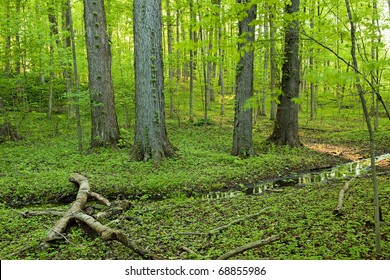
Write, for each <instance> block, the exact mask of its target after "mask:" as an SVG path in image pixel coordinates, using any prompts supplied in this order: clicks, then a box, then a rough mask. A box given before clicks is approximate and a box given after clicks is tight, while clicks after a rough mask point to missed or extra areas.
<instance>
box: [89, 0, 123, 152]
mask: <svg viewBox="0 0 390 280" xmlns="http://www.w3.org/2000/svg"><path fill="white" fill-rule="evenodd" d="M84 24H85V38H86V44H87V56H88V70H89V75H88V85H89V91H90V97H91V112H92V132H91V146H92V148H95V147H106V146H114V145H116V144H117V142H118V140H119V127H118V122H117V118H116V113H115V105H114V89H113V85H112V77H111V49H110V43H109V40H108V37H107V28H106V14H105V10H104V0H84Z"/></svg>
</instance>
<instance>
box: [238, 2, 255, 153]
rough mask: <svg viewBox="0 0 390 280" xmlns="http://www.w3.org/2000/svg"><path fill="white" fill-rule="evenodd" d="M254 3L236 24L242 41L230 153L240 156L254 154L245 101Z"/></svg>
mask: <svg viewBox="0 0 390 280" xmlns="http://www.w3.org/2000/svg"><path fill="white" fill-rule="evenodd" d="M249 2H250V1H249V0H237V3H238V4H247V3H249ZM256 8H257V7H256V5H251V6H250V7H249V9H247V10H246V11H245V12H246V13H247V16H246V17H245V18H244V19H242V20H240V22H239V24H238V28H239V31H238V36H239V38H241V37H243V38H245V40H243V41H244V42H241V43H239V46H238V49H239V53H240V60H239V62H238V65H237V70H236V71H237V72H236V96H235V114H234V131H233V150H232V154H233V155H236V156H241V157H249V156H253V155H254V150H253V143H252V108H248V106H246V102H247V101H248V100H249V99H250V98H251V97H252V96H253V59H254V54H253V48H252V47H253V46H252V43H253V42H254V39H255V26H254V25H253V24H251V23H252V21H254V20H255V19H256Z"/></svg>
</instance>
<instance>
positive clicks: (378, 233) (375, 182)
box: [345, 0, 382, 257]
mask: <svg viewBox="0 0 390 280" xmlns="http://www.w3.org/2000/svg"><path fill="white" fill-rule="evenodd" d="M345 5H346V8H347V13H348V19H349V24H350V27H351V29H350V32H351V57H352V65H353V68H354V71H355V73H356V87H357V89H358V93H359V97H360V101H361V103H362V108H363V112H364V117H365V120H366V124H367V129H368V133H369V138H370V155H371V173H372V184H373V188H374V218H375V249H376V254H377V256H378V257H379V256H381V254H382V250H381V225H380V223H381V222H380V213H379V211H380V202H379V190H378V179H377V173H376V167H375V165H376V159H375V137H374V130H373V128H372V125H371V119H370V114H369V112H368V108H367V102H366V99H365V97H364V89H363V86H362V84H361V82H360V76H359V74H360V71H359V66H358V62H357V55H356V48H357V47H356V45H357V39H356V26H355V22H354V20H353V18H354V15H353V14H352V9H351V6H350V4H349V0H345Z"/></svg>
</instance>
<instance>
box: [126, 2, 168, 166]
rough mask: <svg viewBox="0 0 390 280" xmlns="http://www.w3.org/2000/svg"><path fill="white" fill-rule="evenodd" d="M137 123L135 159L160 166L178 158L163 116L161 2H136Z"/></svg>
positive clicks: (133, 154)
mask: <svg viewBox="0 0 390 280" xmlns="http://www.w3.org/2000/svg"><path fill="white" fill-rule="evenodd" d="M133 11H134V12H133V13H134V33H133V34H134V54H135V56H134V69H135V104H136V122H135V135H134V148H133V152H132V157H133V158H134V159H136V160H144V161H147V160H149V159H153V161H154V162H156V163H158V162H159V161H160V160H161V159H163V158H165V157H171V156H174V155H175V148H174V147H173V146H172V145H171V143H170V142H169V140H168V136H167V132H166V127H165V114H164V73H163V60H162V56H161V54H162V42H161V38H162V30H161V28H162V27H161V0H149V1H146V0H134V10H133Z"/></svg>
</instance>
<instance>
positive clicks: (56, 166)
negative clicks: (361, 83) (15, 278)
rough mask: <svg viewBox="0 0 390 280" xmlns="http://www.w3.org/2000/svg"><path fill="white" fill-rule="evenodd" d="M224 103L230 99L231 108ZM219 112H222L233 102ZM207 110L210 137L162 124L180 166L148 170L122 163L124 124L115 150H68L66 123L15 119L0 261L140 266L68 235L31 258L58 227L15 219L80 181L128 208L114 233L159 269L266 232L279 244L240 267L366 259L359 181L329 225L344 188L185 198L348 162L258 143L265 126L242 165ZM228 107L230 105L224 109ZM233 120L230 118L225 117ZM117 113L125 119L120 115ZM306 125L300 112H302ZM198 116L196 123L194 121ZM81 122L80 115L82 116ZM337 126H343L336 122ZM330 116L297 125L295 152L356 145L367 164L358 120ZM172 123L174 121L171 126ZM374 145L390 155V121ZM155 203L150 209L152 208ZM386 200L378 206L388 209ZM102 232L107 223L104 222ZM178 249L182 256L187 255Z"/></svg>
mask: <svg viewBox="0 0 390 280" xmlns="http://www.w3.org/2000/svg"><path fill="white" fill-rule="evenodd" d="M229 102H230V103H231V101H229ZM230 103H229V104H227V108H230V109H229V110H230V111H228V112H231V104H230ZM214 106H215V107H213V108H212V110H211V112H210V118H211V119H212V120H213V124H212V125H209V126H207V127H205V126H203V125H200V126H199V125H194V124H191V123H188V122H187V121H185V118H184V113H183V112H181V114H182V115H181V117H180V118H173V119H169V120H168V121H167V128H168V134H169V138H170V140H171V142H172V143H173V144H174V145H175V146H176V147H177V148H178V149H179V156H178V157H177V158H174V159H167V160H165V161H163V162H162V163H161V164H160V165H158V166H155V165H153V163H151V162H146V163H145V162H133V161H130V156H129V154H130V149H131V142H132V137H133V136H132V129H131V126H130V127H127V130H125V129H124V127H125V126H124V125H123V121H121V123H122V125H121V126H122V145H121V146H122V148H121V149H116V150H114V149H108V150H104V149H101V150H95V151H89V150H85V151H84V153H83V154H79V153H78V152H77V140H76V137H77V136H76V129H75V126H74V123H73V122H71V123H69V122H68V120H67V119H66V117H65V116H63V115H56V116H54V118H53V119H52V120H51V121H49V120H47V119H46V117H45V115H44V114H40V113H34V112H32V113H29V114H24V115H23V114H18V113H13V114H10V115H9V116H8V117H9V118H11V119H12V121H13V122H14V123H16V124H17V126H18V130H19V132H20V133H21V134H22V135H24V136H25V139H24V140H22V141H19V142H7V143H4V144H1V146H0V149H1V160H0V185H1V186H2V187H1V188H0V201H2V203H1V204H0V236H2V238H1V241H0V246H1V248H2V249H0V257H1V258H17V259H118V258H119V259H137V258H138V256H137V255H134V254H133V253H132V252H129V251H128V250H127V249H125V248H123V246H122V245H120V244H119V243H116V242H106V243H104V242H103V241H101V240H100V239H99V238H91V237H89V236H87V235H85V234H84V233H83V232H82V231H81V229H79V228H77V227H73V228H71V229H70V231H69V233H68V234H67V239H68V240H69V242H70V243H66V242H59V243H58V244H56V245H55V246H53V247H52V248H51V249H49V250H43V251H42V250H39V249H38V245H39V241H40V240H42V239H43V238H44V236H45V234H46V231H47V230H48V228H49V227H50V226H52V225H53V223H54V222H55V221H56V219H57V218H58V217H54V216H53V217H52V216H41V217H32V218H28V219H25V218H22V216H21V215H20V214H18V212H17V211H24V210H26V209H30V210H37V209H47V208H54V209H57V210H58V209H60V210H61V209H62V210H64V209H66V208H67V204H68V203H70V202H71V201H72V200H73V199H74V197H75V193H76V190H75V189H74V186H73V185H72V184H70V183H69V182H68V178H69V176H70V174H71V173H73V172H79V173H82V174H87V175H88V178H89V181H90V183H91V186H92V188H93V190H94V191H96V192H98V193H100V194H102V195H104V196H105V197H108V198H110V199H115V198H116V197H117V196H118V195H120V194H121V195H124V196H125V197H127V198H129V199H131V200H132V201H133V204H134V207H133V208H132V209H130V210H129V211H128V212H127V213H125V214H126V215H128V216H131V217H137V218H139V219H140V220H142V224H141V225H139V224H137V223H136V222H134V221H124V222H121V223H117V224H113V225H112V226H113V227H115V228H121V229H123V230H125V231H126V232H127V233H128V234H129V235H131V236H132V237H133V238H134V239H135V240H136V241H137V242H138V243H140V244H141V245H143V246H145V247H148V248H150V249H151V250H152V251H153V252H154V253H156V254H157V255H158V256H160V257H161V258H164V259H214V258H216V257H218V256H219V255H221V254H223V253H225V252H226V251H228V250H230V249H233V248H235V247H238V246H241V245H243V244H245V243H249V242H252V241H255V240H258V239H263V238H266V237H269V236H271V235H274V234H281V236H282V238H281V240H280V241H278V242H274V243H272V244H269V245H267V246H264V247H262V248H259V249H254V250H250V251H247V252H246V253H244V254H242V255H239V256H237V258H243V259H373V258H375V254H374V253H373V251H372V250H373V248H374V242H373V240H374V236H373V235H374V229H373V226H372V224H373V218H372V216H373V215H372V202H371V198H372V194H371V189H372V187H371V185H370V180H369V179H368V178H361V179H359V180H358V183H357V184H356V185H355V186H354V187H353V188H352V190H351V191H349V192H348V195H347V198H346V202H345V215H344V216H342V217H334V216H333V215H332V210H333V208H334V207H335V204H336V203H337V196H338V192H339V190H340V188H341V186H342V185H343V182H342V181H334V182H328V183H324V184H315V185H309V186H306V187H304V188H285V189H283V192H282V193H268V194H265V195H261V196H242V197H235V198H224V199H216V200H203V199H201V198H194V197H192V196H191V195H193V194H195V193H205V192H206V193H207V192H210V191H216V190H219V191H220V190H226V189H230V188H238V187H242V186H243V185H245V184H254V183H256V182H259V181H261V180H264V179H267V178H275V177H281V176H285V175H288V174H291V173H295V172H304V171H307V170H310V169H317V168H321V167H325V166H329V165H334V164H337V163H340V162H343V161H345V159H344V158H342V157H340V156H332V155H329V154H324V153H319V152H316V151H314V150H311V149H309V148H300V149H289V148H286V147H275V146H272V145H269V144H267V143H266V141H265V139H266V138H267V136H268V135H269V134H270V132H271V129H272V123H271V122H270V121H269V120H267V119H266V118H261V119H259V120H258V121H257V123H256V125H255V127H254V144H255V147H256V151H257V156H256V157H253V158H249V159H245V160H242V159H239V158H237V157H233V156H231V155H230V149H231V141H232V116H231V115H229V114H228V115H227V116H223V117H221V116H219V111H218V106H217V105H214ZM229 106H230V107H229ZM230 114H231V113H230ZM119 115H122V114H119ZM302 115H304V114H302ZM200 116H201V113H199V111H198V118H197V119H201V117H200ZM84 117H86V116H84ZM344 117H345V116H344ZM344 117H343V116H339V115H336V114H335V113H334V112H333V113H332V110H329V112H325V111H323V112H322V115H321V117H319V118H317V119H316V120H314V121H308V120H307V119H306V118H305V117H304V116H303V117H302V118H301V120H300V123H301V127H302V129H301V140H302V141H303V143H309V142H316V143H329V144H334V145H340V146H349V147H356V148H358V149H360V150H361V151H362V153H363V154H365V155H366V154H367V147H368V145H367V138H368V137H367V132H366V131H365V130H364V127H362V125H361V119H360V116H359V115H357V116H356V115H348V121H346V120H345V119H343V118H344ZM179 120H180V122H179ZM83 131H84V132H83V133H84V137H83V139H84V142H83V144H84V147H88V141H89V124H87V123H84V124H83ZM376 135H377V138H376V139H377V147H378V150H379V151H380V152H381V153H384V152H389V146H388V143H389V140H390V131H389V130H388V120H385V119H383V120H381V126H380V129H379V131H378V132H377V134H376ZM388 182H389V176H388V175H386V174H385V175H381V176H380V183H381V200H382V206H383V208H382V211H383V213H384V214H383V216H384V221H385V222H384V223H383V226H382V234H383V237H382V241H383V242H382V246H383V258H385V259H390V245H389V237H388V236H389V234H390V228H389V224H388V221H389V219H390V217H389V213H390V211H389V204H388V203H387V202H386V201H387V200H388V197H389V196H390V188H389V183H388ZM156 198H157V200H156ZM386 199H387V200H386ZM268 206H269V207H271V208H270V209H269V210H267V211H265V212H264V214H262V215H259V216H258V217H256V218H253V219H250V220H247V221H245V222H242V223H239V224H236V225H234V226H231V227H229V228H228V229H227V230H226V231H222V232H220V233H219V234H216V235H213V236H209V237H206V236H196V237H194V236H192V235H191V236H189V235H185V234H178V233H179V232H195V231H196V232H199V231H200V232H205V231H208V230H210V229H212V228H215V227H218V226H221V225H224V224H228V223H229V222H230V221H232V220H234V219H237V218H238V217H243V216H245V215H248V214H253V213H256V212H257V211H260V210H261V209H263V208H265V207H268ZM106 222H108V221H106ZM24 246H31V249H29V250H26V251H24V252H22V253H20V254H19V255H17V256H13V257H7V256H8V255H9V254H11V253H13V252H15V251H17V250H19V249H20V248H22V247H24ZM183 248H190V249H191V250H192V253H189V252H188V250H185V249H183Z"/></svg>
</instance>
